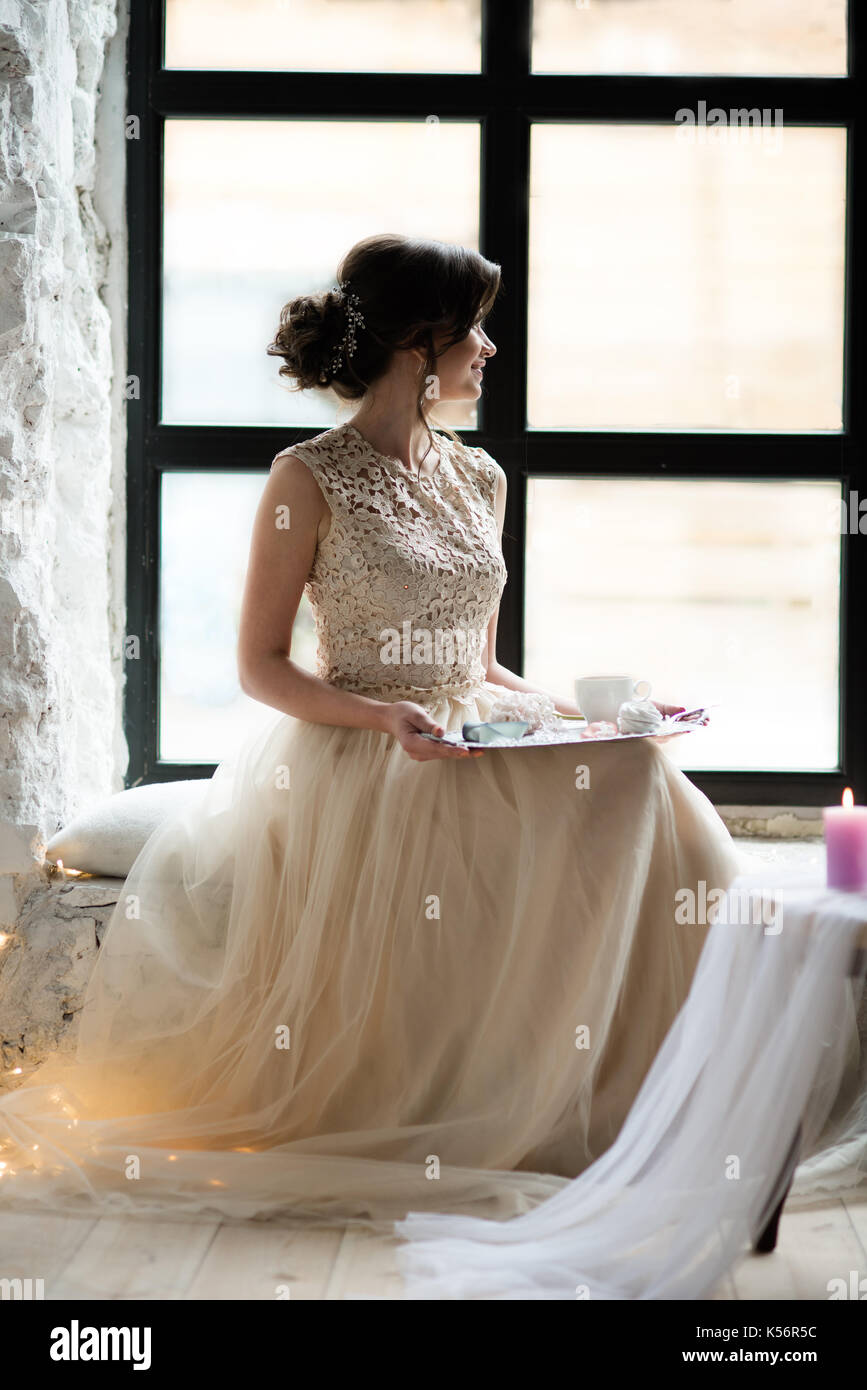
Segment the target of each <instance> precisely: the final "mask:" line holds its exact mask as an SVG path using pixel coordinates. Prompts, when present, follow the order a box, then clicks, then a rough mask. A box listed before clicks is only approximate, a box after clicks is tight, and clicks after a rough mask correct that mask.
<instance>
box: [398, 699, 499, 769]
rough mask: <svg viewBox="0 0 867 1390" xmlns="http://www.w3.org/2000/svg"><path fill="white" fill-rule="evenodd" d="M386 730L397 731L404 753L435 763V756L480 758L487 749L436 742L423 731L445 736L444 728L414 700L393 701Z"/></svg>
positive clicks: (439, 736) (425, 761) (416, 758)
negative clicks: (424, 735)
mask: <svg viewBox="0 0 867 1390" xmlns="http://www.w3.org/2000/svg"><path fill="white" fill-rule="evenodd" d="M382 727H383V730H384V731H385V732H386V733H389V734H393V735H394V737H395V738H396V739H397V741H398V743H399V744H400V746H401V748H403V750H404V752H406V753H408V754H409V756H410V757H411V758H412V759H413V761H414V762H417V763H427V762H431V761H432V760H433V759H434V758H479V757H482V756H483V755H484V749H481V748H479V749H475V748H456V747H455V745H454V744H453V743H446V742H445V741H443V742H441V743H434V742H433V741H432V740H431V739H429V738H420V737H419V735H420V734H423V733H424V734H436V735H437V737H438V738H441V737H442V734H443V727H442V725H441V724H438V723H437V722H436V720H435V719H431V717H430V715H429V714H428V712H427V710H425V709H422V707H421V705H416V704H413V702H412V701H411V700H395V701H394V703H393V704H390V705H389V707H388V711H387V713H386V714H385V716H384V718H383V722H382Z"/></svg>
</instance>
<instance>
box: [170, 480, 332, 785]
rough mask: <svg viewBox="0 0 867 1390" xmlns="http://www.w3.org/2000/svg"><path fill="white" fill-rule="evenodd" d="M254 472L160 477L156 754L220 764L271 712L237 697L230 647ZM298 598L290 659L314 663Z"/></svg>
mask: <svg viewBox="0 0 867 1390" xmlns="http://www.w3.org/2000/svg"><path fill="white" fill-rule="evenodd" d="M264 485H265V480H264V477H263V475H262V474H261V473H258V472H257V473H193V472H188V471H179V472H177V473H176V472H167V473H163V475H162V492H161V507H162V527H161V551H162V567H161V573H160V597H159V623H160V629H159V630H160V652H159V656H160V667H159V670H160V682H159V754H158V755H159V757H160V758H164V759H166V760H168V761H170V762H219V761H220V760H221V759H222V758H225V757H228V756H229V755H230V754H232V753H233V752H235V750H236V749H237V748H238V747H239V746H240V744H241V742H242V740H243V739H244V738H246V737H247V736H248V734H252V733H253V731H254V730H255V729H257V728H264V727H265V725H266V724H268V723H270V722H271V721H272V720H275V719H278V718H279V717H280V714H279V711H278V710H275V709H272V708H271V707H270V706H269V705H263V704H261V703H260V702H259V701H258V700H251V699H250V697H249V696H248V695H245V694H244V692H243V691H242V690H241V687H240V685H239V683H238V668H237V644H238V630H239V623H240V616H241V599H242V597H243V591H244V578H245V575H246V572H247V560H248V557H249V553H250V537H251V533H252V527H253V518H254V516H255V513H256V508H257V507H258V505H259V499H260V497H261V496H262V489H263V487H264ZM315 656H316V638H315V632H314V628H313V616H312V612H311V609H310V606H309V604H308V602H307V598H306V596H305V597H303V598H302V601H301V604H300V606H299V610H298V615H297V617H296V620H295V626H294V628H293V631H292V660H293V661H296V662H297V663H298V664H299V665H300V666H303V667H304V668H305V670H308V671H312V670H313V669H314V665H315Z"/></svg>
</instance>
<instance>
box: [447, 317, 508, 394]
mask: <svg viewBox="0 0 867 1390" xmlns="http://www.w3.org/2000/svg"><path fill="white" fill-rule="evenodd" d="M483 323H484V320H483V319H482V320H479V321H478V322H477V323H475V324H474V325H473V327H472V328H471V329H470V331H469V333H468V334H467V336H466V337H465V338H463V339H461V341H460V342H459V343H455V344H453V346H452V347H450V348H448V349H447V350H446V351H445V352H444V353H443V355H442V357H440V358H439V359H438V361H437V375H438V377H439V399H440V400H443V401H466V400H478V398H479V396H480V395H481V394H482V380H483V372H484V370H485V362H486V360H487V359H488V358H489V357H493V355H494V353H495V352H496V351H497V349H496V347H495V346H494V344H493V343H492V342H491V339H490V338H489V337H488V335H487V333H486V332H485V330H484V327H483V326H482V325H483Z"/></svg>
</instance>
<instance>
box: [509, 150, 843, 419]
mask: <svg viewBox="0 0 867 1390" xmlns="http://www.w3.org/2000/svg"><path fill="white" fill-rule="evenodd" d="M720 136H721V137H722V138H716V137H720ZM531 152H532V174H531V190H530V192H531V201H530V304H529V346H528V350H529V376H528V422H529V424H530V425H531V426H536V427H549V428H557V427H573V428H582V427H584V428H591V429H667V428H673V429H704V428H706V429H730V430H793V431H799V430H839V429H840V428H841V425H842V391H843V307H844V306H843V290H844V225H845V164H846V132H845V130H842V129H838V128H835V127H829V128H827V129H824V128H823V129H811V128H802V127H786V128H785V130H783V129H782V128H780V129H770V128H765V129H759V128H754V129H751V130H748V129H746V128H744V127H741V128H738V129H736V128H735V127H734V126H729V127H727V128H724V129H723V128H715V127H712V126H709V127H702V126H701V125H697V126H694V127H692V128H689V127H687V126H686V125H677V126H675V125H672V126H658V125H633V126H623V125H618V126H615V125H580V124H575V125H560V124H555V125H535V126H534V127H533V131H532V146H531Z"/></svg>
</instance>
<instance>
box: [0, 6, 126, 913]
mask: <svg viewBox="0 0 867 1390" xmlns="http://www.w3.org/2000/svg"><path fill="white" fill-rule="evenodd" d="M119 21H120V22H119ZM125 30H126V15H125V11H123V10H119V9H118V8H117V7H116V4H115V3H114V0H65V2H64V0H54V3H43V4H29V3H24V0H0V521H2V526H0V931H2V929H3V926H4V925H7V924H13V925H14V923H15V921H16V917H17V911H18V908H19V906H20V905H21V903H22V901H23V900H24V898H25V897H26V895H27V894H28V893H29V892H30V891H31V889H32V887H33V884H34V882H35V881H36V879H37V878H38V877H39V876H41V871H40V868H39V863H40V860H41V845H42V843H43V842H44V840H46V839H47V838H49V837H50V835H51V834H53V833H54V831H55V830H56V829H57V827H58V826H59V825H60V824H62V823H63V822H64V821H66V820H68V819H69V818H70V817H71V816H72V815H74V814H75V813H76V812H77V811H78V810H80V809H81V808H82V807H83V806H85V805H86V804H87V803H88V802H89V801H92V800H95V799H97V798H98V797H101V796H105V795H107V794H109V793H110V792H112V791H116V790H119V789H120V787H121V786H122V777H123V772H124V770H125V765H126V751H125V745H124V741H123V732H122V724H121V695H122V662H121V633H122V628H123V620H124V608H123V559H122V557H123V554H124V541H123V525H124V484H123V478H124V413H123V384H124V375H125V356H126V349H125V343H124V326H125V313H124V309H125V300H126V291H125V283H126V244H125V234H124V216H125V210H124V201H125V200H124V130H123V112H124V105H125V55H124V49H125ZM112 36H114V39H113V40H112ZM109 40H112V42H111V45H110V48H109V51H108V55H106V45H107V43H108V41H109ZM104 64H106V65H105V68H104ZM103 84H105V88H106V91H105V96H104V97H103V91H102V87H103ZM112 315H113V316H114V321H112Z"/></svg>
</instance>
